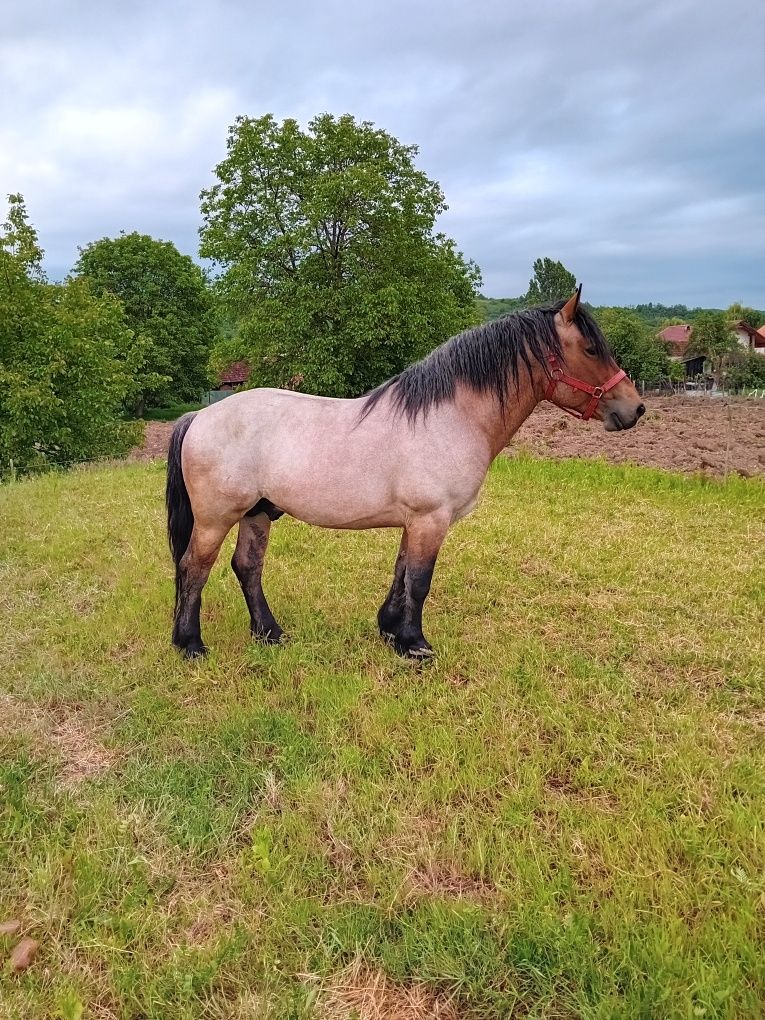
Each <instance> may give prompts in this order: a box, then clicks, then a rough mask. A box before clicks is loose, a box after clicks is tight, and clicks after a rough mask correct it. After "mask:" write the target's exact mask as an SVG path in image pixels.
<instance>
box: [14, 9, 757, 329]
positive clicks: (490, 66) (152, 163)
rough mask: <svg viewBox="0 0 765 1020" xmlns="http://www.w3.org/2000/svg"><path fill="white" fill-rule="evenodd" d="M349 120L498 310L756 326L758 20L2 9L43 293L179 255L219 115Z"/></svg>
mask: <svg viewBox="0 0 765 1020" xmlns="http://www.w3.org/2000/svg"><path fill="white" fill-rule="evenodd" d="M324 111H329V112H332V113H335V114H341V113H346V112H350V113H353V114H355V115H356V116H357V117H359V118H363V119H366V120H372V121H374V122H375V123H377V124H378V125H380V126H381V127H384V128H385V129H386V130H388V131H390V132H391V133H393V134H394V135H396V137H398V138H399V139H400V140H401V141H404V142H407V143H416V144H417V145H419V147H420V156H419V165H420V166H421V167H422V168H423V169H424V170H425V171H426V172H427V173H428V174H429V175H430V176H431V177H434V178H435V179H436V180H438V181H439V182H440V184H441V185H442V187H443V189H444V191H445V193H446V198H447V201H448V203H449V206H450V209H449V212H448V213H446V214H445V216H444V217H443V221H442V223H441V227H442V229H444V230H445V231H446V232H447V233H449V234H450V235H451V236H453V237H455V238H456V240H457V242H458V244H459V246H460V248H461V249H462V250H463V251H464V252H465V254H466V255H468V256H469V257H471V258H473V259H475V261H477V262H478V264H479V265H480V266H481V269H482V271H483V278H484V284H483V292H484V293H485V294H488V295H492V296H496V297H500V296H514V295H518V294H520V293H523V292H524V291H525V290H526V287H527V285H528V280H529V276H530V272H531V264H532V262H533V260H534V259H535V258H536V257H538V256H542V255H548V256H550V257H553V258H558V259H561V260H562V261H563V262H564V263H565V265H566V266H567V267H568V268H569V269H571V270H572V271H573V272H574V273H575V274H576V276H577V277H578V278H579V279H581V280H583V281H584V285H585V296H586V297H587V298H589V300H590V301H592V302H593V303H595V304H605V303H618V304H631V303H637V302H643V301H651V300H653V301H661V302H665V303H668V304H670V303H671V304H674V303H676V302H683V303H686V304H689V305H697V304H700V305H707V306H718V307H725V306H727V305H728V304H730V303H731V302H732V301H734V300H741V301H743V302H744V303H746V304H751V305H754V306H755V307H759V308H763V309H765V0H658V2H657V0H635V2H633V0H533V2H530V0H525V2H519V0H474V2H473V3H466V2H464V0H462V2H460V3H456V2H452V0H422V2H418V0H405V2H401V0H385V2H378V0H356V2H351V0H345V2H340V0H321V2H313V3H312V2H310V0H278V2H276V0H250V2H245V0H239V2H237V0H229V2H218V3H216V2H214V0H208V2H205V3H199V2H197V0H190V2H187V3H175V2H172V0H153V2H150V3H147V2H143V0H133V2H132V3H130V4H128V3H125V2H124V0H101V2H100V3H95V2H87V3H86V2H76V0H57V2H56V3H53V2H52V0H23V2H22V0H5V2H4V3H3V9H2V24H1V25H0V192H2V193H3V194H7V193H8V192H12V191H13V192H15V191H21V192H22V193H23V194H24V196H25V198H26V200H27V205H28V208H29V212H30V217H31V219H32V222H33V223H34V224H35V226H36V227H37V228H38V231H39V233H40V239H41V242H42V244H43V246H44V248H45V249H46V252H47V260H46V267H47V270H48V273H49V275H50V276H51V277H53V278H60V277H62V276H63V275H64V274H65V273H66V272H67V271H68V269H69V268H70V267H71V265H72V263H73V261H74V260H75V258H76V256H77V245H81V244H85V243H87V242H89V241H91V240H94V239H96V238H98V237H102V236H105V235H112V236H113V235H115V234H116V233H118V232H119V231H120V230H122V229H124V230H127V231H130V230H139V231H141V232H145V233H149V234H152V235H153V236H155V237H161V238H164V239H168V240H172V241H174V242H175V243H176V244H177V245H178V247H179V248H180V249H181V250H182V251H184V252H187V253H188V254H191V255H196V253H197V229H198V226H199V222H200V217H199V191H200V189H201V188H203V187H206V186H208V185H209V183H210V181H211V179H212V178H211V172H212V169H213V167H214V166H215V164H216V163H217V162H218V161H219V160H220V159H222V158H223V155H224V151H225V138H226V131H227V128H228V125H229V124H231V123H232V121H233V120H234V118H235V116H236V115H237V114H248V115H251V116H260V115H261V114H263V113H267V112H271V113H273V114H274V115H275V116H276V117H277V118H283V117H287V116H291V117H296V118H298V119H299V120H300V121H301V122H302V123H303V124H305V122H307V120H308V119H309V118H310V117H312V116H313V115H315V114H317V113H320V112H324Z"/></svg>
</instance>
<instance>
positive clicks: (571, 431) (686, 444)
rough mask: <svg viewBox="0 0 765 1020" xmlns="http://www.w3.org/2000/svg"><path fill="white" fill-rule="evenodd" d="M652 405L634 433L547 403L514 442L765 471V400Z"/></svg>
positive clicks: (558, 453) (150, 438) (158, 432)
mask: <svg viewBox="0 0 765 1020" xmlns="http://www.w3.org/2000/svg"><path fill="white" fill-rule="evenodd" d="M646 406H647V407H648V411H647V412H646V415H645V417H644V418H643V419H642V420H641V421H640V423H639V424H638V426H637V427H636V428H634V429H631V430H630V431H629V432H605V431H604V430H603V427H602V426H601V425H600V424H599V423H598V422H587V423H585V422H581V421H577V420H576V419H575V418H572V417H570V416H569V415H566V414H564V413H563V411H560V410H559V409H558V408H556V407H553V405H552V404H548V403H543V404H540V406H539V407H538V408H537V409H536V411H534V413H533V414H532V415H531V417H530V418H529V419H528V421H527V422H526V423H525V424H524V425H522V426H521V428H520V430H519V431H518V433H517V434H516V435H515V436H514V438H513V441H512V443H511V445H510V447H509V449H508V453H509V454H510V455H511V456H512V455H514V454H516V453H518V452H519V451H526V452H530V453H534V454H537V455H539V456H543V457H554V458H563V457H605V458H606V459H607V460H609V461H612V462H613V463H616V464H618V463H624V462H629V463H632V464H642V465H644V466H647V467H657V468H666V469H668V470H670V471H689V472H693V471H702V472H704V473H705V474H711V475H724V474H726V473H727V472H735V473H737V474H740V475H744V476H745V477H749V476H751V475H765V401H762V400H743V399H736V398H728V399H715V398H711V397H646ZM172 430H173V423H172V422H147V423H146V435H145V439H144V443H143V445H142V446H141V447H139V448H137V449H135V450H133V452H132V453H131V455H130V459H132V460H153V459H154V458H157V457H165V456H167V448H168V444H169V442H170V433H171V432H172Z"/></svg>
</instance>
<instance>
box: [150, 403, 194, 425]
mask: <svg viewBox="0 0 765 1020" xmlns="http://www.w3.org/2000/svg"><path fill="white" fill-rule="evenodd" d="M199 407H200V404H199V402H198V401H197V403H196V404H173V405H172V406H171V407H147V408H146V410H145V411H144V413H143V420H144V421H175V419H176V418H180V417H181V415H183V414H186V412H187V411H198V410H199Z"/></svg>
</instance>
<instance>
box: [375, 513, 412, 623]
mask: <svg viewBox="0 0 765 1020" xmlns="http://www.w3.org/2000/svg"><path fill="white" fill-rule="evenodd" d="M405 574H406V532H404V533H403V535H402V536H401V544H400V546H399V549H398V556H397V557H396V566H395V568H394V570H393V584H392V585H391V587H390V591H389V592H388V595H387V598H386V599H385V601H384V602H383V604H382V605H381V606H380V609H379V611H378V613H377V625H378V627H379V628H380V633H381V634H382V635H383V637H393V635H394V634H395V633H396V631H397V630H398V628H399V627H400V626H401V622H402V620H403V618H404V603H405V601H406V592H405V590H404V575H405Z"/></svg>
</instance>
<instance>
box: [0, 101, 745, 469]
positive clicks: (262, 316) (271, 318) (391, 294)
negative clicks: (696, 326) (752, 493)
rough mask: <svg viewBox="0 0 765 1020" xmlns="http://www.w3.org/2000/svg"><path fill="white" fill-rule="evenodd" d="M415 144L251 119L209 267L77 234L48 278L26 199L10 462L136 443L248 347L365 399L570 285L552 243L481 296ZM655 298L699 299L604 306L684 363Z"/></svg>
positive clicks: (10, 280)
mask: <svg viewBox="0 0 765 1020" xmlns="http://www.w3.org/2000/svg"><path fill="white" fill-rule="evenodd" d="M417 151H418V150H417V147H416V146H412V145H403V144H401V143H400V142H399V141H398V140H397V139H396V138H394V137H393V136H392V135H390V134H388V133H387V132H386V131H383V130H381V129H380V128H377V127H375V126H374V125H373V124H371V123H369V122H366V121H361V122H359V121H357V120H355V119H354V118H353V117H351V116H348V115H346V116H341V117H334V116H331V115H329V114H323V115H322V116H319V117H316V118H314V119H313V120H312V121H311V122H310V123H309V124H308V126H307V128H306V129H302V128H301V127H300V125H299V124H298V123H297V122H296V121H294V120H291V119H287V120H284V121H282V122H281V123H279V122H277V121H276V120H275V119H274V118H273V117H272V116H271V115H266V116H264V117H260V118H249V117H239V118H237V120H236V121H235V123H234V124H233V125H232V126H231V127H230V129H229V132H228V138H227V150H226V156H225V158H224V159H223V160H222V161H221V162H220V163H219V164H218V166H217V167H216V168H215V178H216V181H215V183H214V184H213V185H212V187H210V188H208V189H205V190H204V191H203V192H202V193H201V196H200V197H201V220H202V223H201V227H200V231H199V234H200V247H199V252H200V255H201V256H202V258H204V259H206V260H208V261H209V264H210V265H211V266H212V269H211V270H210V271H209V272H207V271H205V270H203V269H202V268H201V267H200V266H199V265H198V264H197V263H196V262H194V260H193V259H191V258H190V257H189V256H186V255H182V254H181V253H180V252H179V251H178V250H177V248H176V247H175V246H174V245H173V244H171V243H170V242H167V241H162V240H157V239H155V238H152V237H149V236H147V235H145V234H140V233H137V232H133V233H124V232H123V233H121V234H120V235H119V236H117V237H113V238H108V237H104V238H101V239H100V240H96V241H93V242H91V243H89V244H86V245H85V246H84V247H82V248H80V250H79V257H78V259H77V262H76V264H75V266H74V268H73V270H72V272H71V274H70V275H69V276H68V277H67V278H66V279H65V280H64V281H63V282H61V283H51V282H49V281H48V280H47V279H46V277H45V275H44V273H43V270H42V263H43V251H42V249H41V247H40V244H39V240H38V236H37V232H36V230H35V228H34V227H33V226H32V225H31V224H30V222H29V218H28V216H27V212H26V208H25V205H24V200H23V198H22V196H21V195H11V196H9V204H8V215H7V220H6V222H5V224H4V225H3V227H2V231H0V474H7V472H8V471H9V470H18V471H27V470H33V469H35V468H37V467H44V466H47V465H52V464H70V463H72V462H75V461H79V460H88V459H91V458H95V457H100V456H106V455H120V454H122V453H124V452H125V450H126V449H128V448H129V447H130V445H131V444H132V443H134V442H135V440H136V436H137V434H138V429H137V428H136V425H135V419H136V418H140V417H141V416H142V415H143V414H144V412H145V410H146V409H147V408H148V407H161V406H163V405H168V404H176V403H182V402H193V401H198V400H199V398H200V395H201V393H202V391H203V390H204V389H206V388H207V386H208V385H209V384H210V383H211V382H212V381H213V380H214V378H215V376H216V374H217V372H218V370H220V369H221V368H223V367H226V366H227V365H230V364H231V363H232V362H234V361H238V360H244V361H246V362H247V363H248V365H249V366H250V369H251V375H250V385H257V386H289V387H292V388H297V389H302V390H306V391H309V392H315V393H320V394H326V395H331V396H356V395H358V394H360V393H363V392H366V391H367V390H369V389H371V388H373V387H374V386H376V385H377V384H378V383H379V382H381V381H382V380H383V379H386V378H388V377H390V376H392V375H395V374H396V373H397V372H400V371H401V370H402V369H403V368H404V367H405V366H406V365H407V364H409V363H411V362H412V361H414V360H416V359H417V358H420V357H422V356H423V355H424V354H426V353H427V352H428V351H429V350H431V349H432V348H433V347H435V346H436V345H437V344H439V343H441V342H442V341H443V340H444V339H446V338H447V337H449V336H452V335H454V334H455V333H458V332H460V331H461V330H464V329H466V328H469V327H470V326H472V325H476V324H478V323H479V322H481V321H484V320H486V319H489V318H495V317H496V316H497V315H499V314H505V313H506V312H511V311H514V310H517V309H519V308H523V307H529V306H530V305H535V304H548V303H552V302H555V301H557V300H560V299H562V298H566V297H568V296H570V294H571V293H572V292H573V290H574V288H575V287H576V278H575V276H574V275H573V273H571V272H570V271H569V270H568V269H566V268H565V267H564V266H563V265H562V264H561V263H560V262H555V261H554V260H552V259H549V258H544V259H538V260H537V261H536V262H535V263H534V266H533V275H532V277H531V280H530V281H529V288H528V291H527V293H526V294H525V295H523V296H522V297H519V298H512V299H505V300H493V299H489V298H483V297H482V296H480V294H479V289H480V284H481V274H480V270H479V268H478V266H477V265H476V264H475V263H474V262H473V261H472V260H470V259H469V258H467V257H466V256H465V255H463V253H462V252H460V251H459V250H458V249H457V247H456V244H455V242H454V241H453V240H452V239H451V238H449V237H447V236H446V235H445V234H443V233H442V232H439V231H438V230H437V229H436V221H437V218H438V216H439V215H440V213H442V212H443V211H444V210H445V209H446V203H445V196H444V194H443V192H442V190H441V188H440V186H439V185H438V184H437V182H435V181H433V180H431V179H429V178H428V177H427V176H426V174H425V173H423V171H422V170H420V169H419V168H418V167H417V166H416V157H417ZM641 309H646V310H647V311H646V312H645V314H644V313H643V312H642V311H641ZM656 309H662V311H664V310H666V311H670V312H672V313H675V312H677V313H678V314H679V315H680V316H681V317H682V306H676V307H674V308H672V309H664V306H654V305H649V306H638V307H637V308H635V309H629V310H626V309H615V308H614V309H596V310H595V312H596V315H597V316H598V318H599V320H600V323H601V326H602V327H603V329H604V332H605V333H606V335H607V336H608V338H609V340H610V342H611V344H612V347H613V349H614V352H615V354H616V356H617V358H618V360H619V361H620V362H621V364H622V365H623V366H624V368H625V369H626V370H627V371H628V372H629V373H630V374H631V375H633V376H637V377H640V378H648V377H651V378H653V377H656V376H658V375H661V374H664V373H666V372H667V371H668V370H669V363H668V361H667V356H666V351H665V350H664V348H663V346H662V345H661V344H660V343H658V341H657V340H656V335H655V333H656V330H655V328H653V329H652V328H651V327H652V325H653V326H655V325H656V323H652V322H649V317H650V316H655V315H656ZM750 312H751V310H748V309H744V310H743V313H745V314H748V313H750ZM743 313H742V314H743ZM702 314H703V313H701V312H699V313H698V315H697V316H696V318H697V319H698V318H699V317H700V316H702ZM753 314H754V315H757V314H759V313H753ZM670 317H671V316H667V317H665V318H670ZM764 318H765V317H764ZM700 335H701V334H700ZM763 361H765V359H763Z"/></svg>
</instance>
